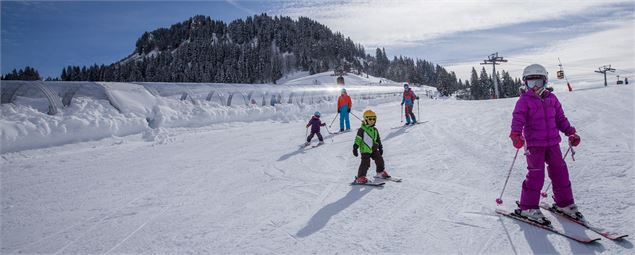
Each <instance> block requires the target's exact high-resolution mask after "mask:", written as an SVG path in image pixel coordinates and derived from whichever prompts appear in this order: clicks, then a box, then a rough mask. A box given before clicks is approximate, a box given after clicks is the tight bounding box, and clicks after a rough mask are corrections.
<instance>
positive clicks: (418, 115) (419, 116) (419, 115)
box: [417, 99, 421, 121]
mask: <svg viewBox="0 0 635 255" xmlns="http://www.w3.org/2000/svg"><path fill="white" fill-rule="evenodd" d="M419 109H421V106H420V105H419V99H417V119H419V121H421V114H419Z"/></svg>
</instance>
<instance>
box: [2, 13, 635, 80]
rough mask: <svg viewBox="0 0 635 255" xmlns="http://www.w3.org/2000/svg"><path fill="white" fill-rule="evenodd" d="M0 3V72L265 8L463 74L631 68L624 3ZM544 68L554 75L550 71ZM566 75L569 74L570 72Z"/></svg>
mask: <svg viewBox="0 0 635 255" xmlns="http://www.w3.org/2000/svg"><path fill="white" fill-rule="evenodd" d="M0 4H1V5H2V24H1V26H2V73H6V72H8V71H10V70H12V69H13V68H22V67H24V66H26V65H29V66H32V67H35V68H37V69H38V70H40V73H41V74H42V75H43V76H44V77H46V76H59V74H60V72H61V70H62V68H63V67H64V66H67V65H91V64H93V63H97V64H110V63H112V62H115V61H117V60H120V59H122V58H124V57H126V56H127V55H129V54H130V53H132V51H133V49H134V44H135V42H136V40H137V39H138V38H139V36H140V35H141V34H142V33H143V32H145V31H152V30H154V29H157V28H159V27H168V26H170V25H172V24H174V23H177V22H181V21H184V20H186V19H188V18H189V17H192V16H194V15H197V14H202V15H207V16H211V17H212V18H213V19H220V20H223V21H226V22H230V21H232V20H234V19H238V18H245V17H246V16H249V15H254V14H258V13H261V12H266V13H268V14H270V15H285V16H291V17H293V18H297V17H299V16H306V17H310V18H312V19H315V20H317V21H318V22H320V23H323V24H325V25H327V26H329V27H330V28H331V29H332V30H334V31H340V32H342V33H343V34H345V35H347V36H350V37H351V39H353V41H355V42H358V43H361V44H362V45H364V46H365V47H366V50H367V52H369V53H371V54H374V48H375V47H385V48H386V50H387V53H388V55H404V56H410V57H416V58H422V59H426V60H430V61H433V62H435V63H439V64H442V65H444V66H446V67H448V68H449V69H450V70H454V71H456V73H457V75H458V76H459V77H466V76H467V75H469V69H471V67H472V66H476V67H477V68H480V65H479V62H480V61H481V60H482V59H483V58H485V57H486V56H488V55H489V54H491V53H494V52H499V53H500V54H501V55H502V56H504V57H506V58H508V59H510V62H508V63H507V64H506V65H505V66H502V67H501V68H503V69H506V70H508V71H510V72H512V75H514V74H515V73H518V72H520V70H521V69H522V67H523V66H525V65H527V64H528V63H542V64H544V65H545V66H548V68H554V67H555V66H556V65H557V58H558V57H560V58H562V59H563V64H565V67H568V68H569V71H571V72H568V73H572V74H575V73H576V72H577V73H579V74H580V75H579V78H580V80H594V79H596V77H597V75H595V74H594V73H593V70H594V69H597V67H599V66H602V65H604V64H613V66H614V67H616V68H617V69H618V70H619V72H621V74H622V75H631V76H633V75H635V64H634V63H633V57H634V54H633V47H632V45H633V43H634V42H633V38H635V36H634V28H633V27H634V25H633V24H634V23H635V22H634V17H635V16H634V15H635V11H634V9H635V7H634V6H635V2H633V1H611V0H607V1H593V0H589V1H544V0H542V1H541V0H537V1H503V0H490V1H478V2H476V1H474V2H469V1H460V0H457V1H452V0H450V1H434V0H433V1H410V0H401V1H400V0H396V1H390V2H388V1H379V0H378V1H373V0H352V1H340V0H319V1H318V0H314V1H313V0H306V1H289V0H284V1H280V0H276V1H265V2H259V1H213V2H205V1H195V2H183V1H178V2H165V1H159V2H157V1H138V2H127V1H110V2H79V1H75V2H24V1H20V2H7V1H3V2H1V3H0ZM552 73H555V71H553V72H552ZM573 78H575V77H573Z"/></svg>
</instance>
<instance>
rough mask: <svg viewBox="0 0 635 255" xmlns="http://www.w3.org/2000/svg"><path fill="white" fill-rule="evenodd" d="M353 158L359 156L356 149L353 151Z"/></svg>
mask: <svg viewBox="0 0 635 255" xmlns="http://www.w3.org/2000/svg"><path fill="white" fill-rule="evenodd" d="M353 156H355V157H357V156H359V154H357V149H353Z"/></svg>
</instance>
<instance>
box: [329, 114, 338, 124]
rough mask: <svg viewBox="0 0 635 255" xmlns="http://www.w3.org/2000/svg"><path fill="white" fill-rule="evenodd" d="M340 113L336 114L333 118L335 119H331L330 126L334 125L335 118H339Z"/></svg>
mask: <svg viewBox="0 0 635 255" xmlns="http://www.w3.org/2000/svg"><path fill="white" fill-rule="evenodd" d="M338 115H340V113H339V112H338V113H337V114H335V117H334V118H333V121H331V125H329V127H331V126H333V122H335V119H337V116H338Z"/></svg>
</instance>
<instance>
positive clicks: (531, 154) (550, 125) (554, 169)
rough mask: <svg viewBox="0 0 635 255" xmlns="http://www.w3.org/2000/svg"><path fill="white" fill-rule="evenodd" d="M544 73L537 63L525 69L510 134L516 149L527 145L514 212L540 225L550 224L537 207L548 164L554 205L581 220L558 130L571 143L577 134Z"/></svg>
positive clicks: (577, 138) (574, 144) (577, 137)
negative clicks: (517, 201)
mask: <svg viewBox="0 0 635 255" xmlns="http://www.w3.org/2000/svg"><path fill="white" fill-rule="evenodd" d="M547 75H548V73H547V70H546V69H545V68H544V67H543V66H542V65H539V64H532V65H529V66H527V67H526V68H525V69H524V71H523V81H524V83H525V86H526V87H527V90H526V91H525V92H523V93H522V94H521V95H520V98H519V99H518V101H517V102H516V106H515V108H514V112H513V118H512V123H511V133H510V135H509V137H510V138H511V140H512V142H513V145H514V147H516V148H517V149H520V148H522V147H523V146H526V151H525V155H526V157H527V170H528V172H527V176H526V177H525V181H524V182H523V184H522V192H521V195H520V204H519V207H520V208H519V209H516V210H515V213H516V214H518V215H520V216H521V217H525V218H528V219H529V220H532V221H535V222H538V223H541V224H549V221H548V220H547V219H546V218H545V217H544V215H543V214H542V212H541V211H540V209H539V206H538V204H539V200H540V191H541V189H542V187H543V184H544V178H545V163H547V165H549V167H547V171H548V174H549V178H551V182H552V185H553V194H554V196H553V198H554V200H555V202H556V203H555V204H554V208H555V209H556V210H558V211H561V212H563V213H565V214H567V215H569V216H571V217H573V218H576V219H579V220H584V218H583V216H582V214H581V213H580V212H579V211H578V208H577V206H576V205H575V203H574V200H573V191H572V189H571V182H570V180H569V170H568V169H567V164H566V163H565V161H564V159H563V158H562V152H561V151H560V133H559V132H563V133H564V134H565V135H566V136H567V137H568V138H569V142H570V144H571V146H577V145H578V144H580V136H578V135H577V134H576V129H575V128H574V127H573V126H571V124H570V123H569V120H567V117H566V116H565V115H564V111H563V109H562V105H561V104H560V102H559V101H558V98H557V97H556V96H555V95H554V94H553V93H551V91H549V90H547V89H546V88H545V86H546V84H547V81H548V76H547Z"/></svg>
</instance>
